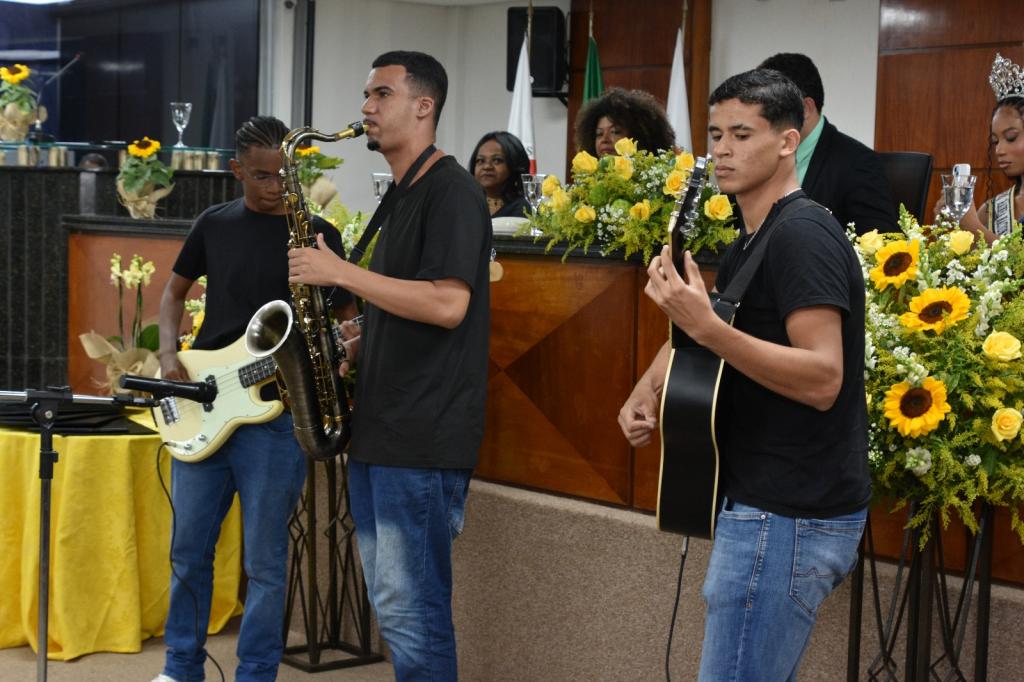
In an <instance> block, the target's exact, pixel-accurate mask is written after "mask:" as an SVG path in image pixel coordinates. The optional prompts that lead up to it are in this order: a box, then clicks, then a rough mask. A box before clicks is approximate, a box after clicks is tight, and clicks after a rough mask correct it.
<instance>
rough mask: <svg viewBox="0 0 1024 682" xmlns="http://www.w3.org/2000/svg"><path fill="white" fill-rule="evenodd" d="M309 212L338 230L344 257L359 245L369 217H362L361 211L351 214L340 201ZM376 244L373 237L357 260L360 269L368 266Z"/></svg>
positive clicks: (316, 207)
mask: <svg viewBox="0 0 1024 682" xmlns="http://www.w3.org/2000/svg"><path fill="white" fill-rule="evenodd" d="M310 211H311V212H313V213H314V214H315V215H318V216H320V217H321V218H323V219H324V220H326V221H327V222H329V223H330V224H331V225H334V227H336V228H337V229H338V232H339V233H340V234H341V245H342V246H343V247H344V248H345V254H346V256H348V255H349V254H351V253H352V249H354V248H355V246H356V244H358V243H359V238H360V237H361V236H362V235H363V231H364V230H365V229H366V223H367V222H368V221H369V216H367V215H364V214H363V212H362V211H356V212H355V213H352V212H350V211H349V210H348V208H346V207H345V205H344V204H342V203H341V202H340V201H332V202H331V203H330V204H328V205H327V206H324V207H319V206H310ZM376 243H377V237H376V236H374V238H373V239H372V240H371V241H370V244H369V246H367V247H366V252H365V253H364V254H363V257H362V258H361V259H359V263H358V264H359V265H360V266H361V267H364V268H367V267H369V266H370V257H371V256H372V255H373V247H374V245H376Z"/></svg>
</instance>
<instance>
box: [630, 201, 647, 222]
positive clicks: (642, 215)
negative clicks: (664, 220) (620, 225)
mask: <svg viewBox="0 0 1024 682" xmlns="http://www.w3.org/2000/svg"><path fill="white" fill-rule="evenodd" d="M629 217H630V218H636V219H637V220H647V219H648V218H650V217H651V202H650V201H648V200H647V199H644V200H643V201H638V202H637V203H635V204H633V205H632V206H631V207H630V208H629Z"/></svg>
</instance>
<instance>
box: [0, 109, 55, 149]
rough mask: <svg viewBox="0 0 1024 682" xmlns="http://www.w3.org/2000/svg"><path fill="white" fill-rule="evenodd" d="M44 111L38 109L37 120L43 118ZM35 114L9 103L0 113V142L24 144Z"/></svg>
mask: <svg viewBox="0 0 1024 682" xmlns="http://www.w3.org/2000/svg"><path fill="white" fill-rule="evenodd" d="M44 111H45V109H44V108H43V107H40V112H39V119H40V120H43V118H45V113H44ZM36 118H37V117H36V112H35V111H33V110H31V109H22V108H21V107H20V106H18V104H16V103H15V102H11V103H10V104H8V105H7V106H6V107H4V108H3V111H0V142H24V141H25V137H26V136H27V135H28V129H29V126H30V125H32V124H33V123H35V121H36Z"/></svg>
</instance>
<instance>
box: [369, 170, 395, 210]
mask: <svg viewBox="0 0 1024 682" xmlns="http://www.w3.org/2000/svg"><path fill="white" fill-rule="evenodd" d="M370 176H371V177H372V178H373V196H375V197H377V203H378V204H379V203H380V200H381V199H383V198H384V193H385V192H387V191H388V185H390V184H391V180H392V179H393V178H392V177H391V173H371V174H370Z"/></svg>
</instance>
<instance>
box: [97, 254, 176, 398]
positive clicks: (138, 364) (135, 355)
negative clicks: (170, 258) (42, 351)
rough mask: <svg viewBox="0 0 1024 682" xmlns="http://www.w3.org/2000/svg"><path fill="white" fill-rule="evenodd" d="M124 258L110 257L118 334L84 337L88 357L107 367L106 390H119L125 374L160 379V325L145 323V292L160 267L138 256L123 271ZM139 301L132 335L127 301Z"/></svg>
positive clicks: (115, 255) (132, 325)
mask: <svg viewBox="0 0 1024 682" xmlns="http://www.w3.org/2000/svg"><path fill="white" fill-rule="evenodd" d="M121 266H122V261H121V255H120V254H118V253H115V254H113V256H111V258H110V283H111V284H112V285H114V286H115V287H117V327H118V334H117V335H114V336H107V337H103V336H100V335H99V334H96V333H95V332H89V333H87V334H81V335H80V336H79V337H78V338H79V340H80V341H81V342H82V346H83V348H84V349H85V353H86V355H88V356H89V357H90V358H92V359H94V360H99V361H100V362H102V363H104V364H105V365H106V367H107V382H106V383H105V384H104V386H105V387H107V388H109V389H111V390H114V391H117V390H118V389H117V388H116V386H117V385H118V383H117V381H118V378H119V377H120V376H121V375H122V374H141V375H143V376H156V374H157V372H158V371H159V370H160V362H159V361H158V360H157V357H156V355H155V352H156V350H157V348H159V346H160V328H159V326H158V325H157V324H148V325H144V324H143V311H142V290H143V288H144V287H146V286H148V285H149V283H150V282H151V281H152V279H153V273H154V272H156V267H155V266H154V265H153V261H148V260H144V259H143V258H142V256H140V255H138V254H135V255H133V256H132V258H131V260H130V261H129V263H128V267H127V268H124V269H122V267H121ZM126 298H134V299H135V306H134V307H135V312H134V315H133V317H132V320H131V326H130V328H129V329H128V334H127V335H125V299H126Z"/></svg>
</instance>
